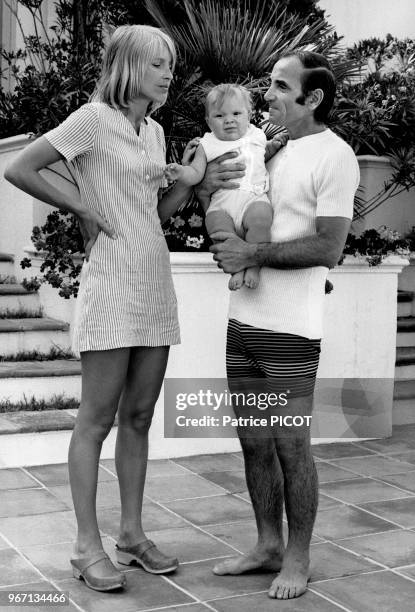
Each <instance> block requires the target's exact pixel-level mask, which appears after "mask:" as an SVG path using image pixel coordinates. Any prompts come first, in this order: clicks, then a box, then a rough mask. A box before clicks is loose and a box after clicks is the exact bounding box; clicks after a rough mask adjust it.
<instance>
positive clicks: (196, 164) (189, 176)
mask: <svg viewBox="0 0 415 612" xmlns="http://www.w3.org/2000/svg"><path fill="white" fill-rule="evenodd" d="M206 165H207V160H206V155H205V152H204V150H203V147H202V146H200V145H199V146H198V147H197V149H196V153H195V156H194V158H193V161H192V163H191V164H190V165H189V166H181V165H180V164H175V163H172V164H168V165H167V167H166V169H165V171H164V174H165V176H166V177H167V179H169V180H173V181H180V182H181V183H183V184H184V185H197V184H198V183H200V181H201V180H202V179H203V177H204V175H205V171H206Z"/></svg>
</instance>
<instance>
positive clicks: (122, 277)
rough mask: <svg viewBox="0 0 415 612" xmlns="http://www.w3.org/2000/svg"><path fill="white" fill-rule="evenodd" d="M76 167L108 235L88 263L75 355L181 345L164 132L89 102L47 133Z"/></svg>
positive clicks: (84, 198)
mask: <svg viewBox="0 0 415 612" xmlns="http://www.w3.org/2000/svg"><path fill="white" fill-rule="evenodd" d="M45 137H46V138H47V140H48V141H49V142H50V143H51V145H52V146H53V147H55V148H56V149H57V150H58V151H59V153H61V155H63V157H65V158H66V159H67V160H68V161H72V162H73V165H74V167H75V172H76V175H77V182H78V187H79V191H80V194H81V200H82V202H83V204H84V205H85V206H86V207H88V208H91V209H93V210H95V211H96V212H98V213H99V214H100V215H101V216H102V217H103V218H104V219H105V220H106V221H107V222H108V223H109V224H110V226H111V227H112V228H113V229H114V230H115V232H116V235H117V239H116V240H113V239H111V238H109V237H108V236H107V235H106V234H104V233H103V232H102V231H101V232H100V233H99V235H98V238H97V241H96V242H95V244H94V246H93V247H92V251H91V255H90V258H89V261H88V262H84V265H83V268H82V273H81V283H80V289H79V294H78V299H77V316H76V325H75V331H74V337H73V349H74V351H75V352H77V353H80V352H82V351H93V350H105V349H113V348H119V347H127V346H165V345H170V344H178V343H179V342H180V335H179V325H178V319H177V304H176V296H175V292H174V287H173V281H172V277H171V270H170V261H169V253H168V249H167V245H166V241H165V239H164V236H163V232H162V230H161V227H160V220H159V217H158V214H157V202H158V200H157V192H158V190H159V188H160V187H161V186H164V184H165V183H164V177H163V169H164V167H165V144H164V134H163V129H162V127H161V126H160V125H159V124H158V123H156V122H155V121H154V120H153V119H151V118H150V117H147V118H146V119H145V120H144V121H143V122H142V123H141V126H140V133H139V135H137V133H136V131H135V130H134V127H133V126H132V124H131V123H130V122H129V121H128V119H127V118H126V117H125V116H124V115H123V113H122V112H121V111H119V110H116V109H113V108H111V107H110V106H108V105H107V104H104V103H100V102H94V103H91V104H85V105H84V106H82V107H81V108H80V109H78V110H77V111H76V112H74V113H72V115H70V116H69V117H68V118H67V119H66V120H65V121H64V122H63V123H62V124H61V125H59V126H58V127H57V128H55V129H54V130H51V131H50V132H48V133H47V134H45Z"/></svg>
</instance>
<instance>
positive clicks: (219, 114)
mask: <svg viewBox="0 0 415 612" xmlns="http://www.w3.org/2000/svg"><path fill="white" fill-rule="evenodd" d="M206 122H207V124H208V126H209V127H210V129H211V130H212V132H213V133H214V134H215V136H216V138H219V140H238V138H242V136H245V134H246V132H247V130H248V127H249V112H248V109H247V107H246V104H245V103H244V100H243V98H242V96H241V95H240V94H239V93H236V94H235V95H233V96H229V97H228V98H225V99H224V101H223V104H222V106H220V107H217V106H215V105H212V107H211V108H210V110H209V115H208V117H207V118H206Z"/></svg>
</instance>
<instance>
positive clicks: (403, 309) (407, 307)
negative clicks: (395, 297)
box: [397, 302, 413, 317]
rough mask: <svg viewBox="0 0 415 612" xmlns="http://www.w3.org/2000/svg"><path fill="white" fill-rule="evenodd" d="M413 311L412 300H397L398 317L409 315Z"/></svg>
mask: <svg viewBox="0 0 415 612" xmlns="http://www.w3.org/2000/svg"><path fill="white" fill-rule="evenodd" d="M412 311H413V304H412V302H398V311H397V312H398V317H410V316H411V315H412Z"/></svg>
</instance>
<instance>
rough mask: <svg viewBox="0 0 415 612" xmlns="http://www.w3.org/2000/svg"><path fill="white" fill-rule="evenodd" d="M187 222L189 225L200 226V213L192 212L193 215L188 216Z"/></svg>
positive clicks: (201, 221) (201, 220)
mask: <svg viewBox="0 0 415 612" xmlns="http://www.w3.org/2000/svg"><path fill="white" fill-rule="evenodd" d="M188 223H189V225H190V227H202V223H203V219H202V217H201V216H200V215H196V213H193V215H192V216H191V217H189V219H188Z"/></svg>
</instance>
